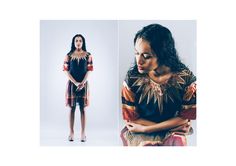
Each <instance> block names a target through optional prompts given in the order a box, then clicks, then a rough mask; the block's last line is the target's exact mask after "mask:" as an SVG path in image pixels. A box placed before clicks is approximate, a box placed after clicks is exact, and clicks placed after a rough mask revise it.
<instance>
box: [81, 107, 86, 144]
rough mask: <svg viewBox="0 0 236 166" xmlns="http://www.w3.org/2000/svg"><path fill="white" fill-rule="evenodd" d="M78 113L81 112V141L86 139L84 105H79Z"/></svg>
mask: <svg viewBox="0 0 236 166" xmlns="http://www.w3.org/2000/svg"><path fill="white" fill-rule="evenodd" d="M80 113H81V116H80V117H81V134H80V135H81V137H80V138H81V142H85V141H86V135H85V123H86V117H85V111H84V107H80Z"/></svg>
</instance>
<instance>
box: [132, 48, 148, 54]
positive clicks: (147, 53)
mask: <svg viewBox="0 0 236 166" xmlns="http://www.w3.org/2000/svg"><path fill="white" fill-rule="evenodd" d="M134 51H136V52H138V51H137V50H136V49H135V48H134ZM142 54H149V55H152V53H151V52H143V53H142Z"/></svg>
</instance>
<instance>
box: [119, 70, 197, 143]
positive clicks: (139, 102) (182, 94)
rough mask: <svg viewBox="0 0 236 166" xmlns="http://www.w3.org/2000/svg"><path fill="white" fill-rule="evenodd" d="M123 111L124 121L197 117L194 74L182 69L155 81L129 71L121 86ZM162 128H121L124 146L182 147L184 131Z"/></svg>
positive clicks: (155, 120) (158, 120)
mask: <svg viewBox="0 0 236 166" xmlns="http://www.w3.org/2000/svg"><path fill="white" fill-rule="evenodd" d="M122 114H123V119H124V120H126V121H134V120H137V119H139V118H142V119H146V120H149V121H152V122H156V123H160V122H163V121H166V120H168V119H171V118H174V117H182V118H184V119H188V120H189V121H190V120H194V119H196V77H195V76H194V75H193V73H192V72H191V71H190V70H188V69H184V70H182V71H181V72H177V73H174V74H172V76H171V77H170V78H169V80H168V81H167V82H166V83H163V84H158V83H156V82H155V81H154V80H153V79H151V78H150V77H149V76H148V75H147V74H139V73H137V72H134V71H133V69H131V70H129V71H128V73H127V75H126V78H125V81H124V83H123V87H122ZM192 131H193V130H192V128H191V130H190V132H189V133H183V132H180V131H175V130H174V131H173V130H165V131H161V132H154V133H150V134H148V133H134V132H130V131H129V130H128V129H127V128H126V127H125V128H124V129H123V130H122V131H121V139H122V141H123V145H124V146H148V145H150V146H185V145H187V142H186V134H191V132H192Z"/></svg>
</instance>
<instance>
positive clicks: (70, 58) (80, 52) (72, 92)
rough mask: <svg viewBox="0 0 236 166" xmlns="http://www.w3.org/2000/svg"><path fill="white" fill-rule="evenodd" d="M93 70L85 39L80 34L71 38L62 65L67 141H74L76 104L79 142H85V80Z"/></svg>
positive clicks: (87, 90)
mask: <svg viewBox="0 0 236 166" xmlns="http://www.w3.org/2000/svg"><path fill="white" fill-rule="evenodd" d="M92 70H93V63H92V56H91V54H90V53H89V52H87V51H86V44H85V38H84V37H83V36H82V35H81V34H77V35H75V36H74V37H73V39H72V43H71V50H70V52H69V53H68V54H67V55H66V57H65V60H64V65H63V71H65V73H66V75H67V77H68V79H69V81H68V84H67V89H66V106H69V107H70V112H69V127H70V134H69V137H68V140H69V141H73V140H74V119H75V110H76V104H77V103H78V104H79V107H80V113H81V135H80V140H81V142H85V141H86V135H85V107H86V106H88V104H89V99H88V97H89V89H88V82H87V78H88V75H89V73H90V72H91V71H92Z"/></svg>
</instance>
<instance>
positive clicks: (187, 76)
mask: <svg viewBox="0 0 236 166" xmlns="http://www.w3.org/2000/svg"><path fill="white" fill-rule="evenodd" d="M175 78H176V79H177V81H178V82H180V83H182V84H184V85H185V86H188V85H190V84H192V83H193V82H195V81H196V76H195V75H194V74H193V72H192V71H191V70H189V69H183V70H181V71H179V72H177V73H175Z"/></svg>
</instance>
